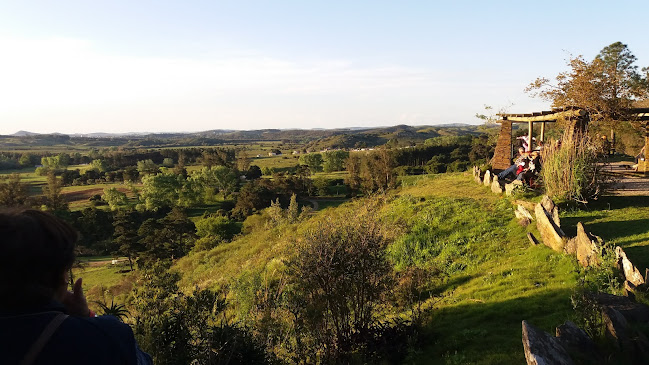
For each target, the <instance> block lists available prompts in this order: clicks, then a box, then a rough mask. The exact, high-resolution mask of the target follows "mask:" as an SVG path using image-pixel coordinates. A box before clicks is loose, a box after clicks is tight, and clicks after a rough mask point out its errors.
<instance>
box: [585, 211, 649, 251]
mask: <svg viewBox="0 0 649 365" xmlns="http://www.w3.org/2000/svg"><path fill="white" fill-rule="evenodd" d="M586 230H588V231H590V232H593V233H594V234H596V235H598V236H600V237H602V238H603V239H604V240H617V239H619V238H622V237H629V236H635V235H640V234H645V233H647V231H649V218H647V219H631V220H616V221H607V222H597V223H592V224H587V225H586ZM622 246H623V247H624V245H622Z"/></svg>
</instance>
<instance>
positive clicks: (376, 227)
mask: <svg viewBox="0 0 649 365" xmlns="http://www.w3.org/2000/svg"><path fill="white" fill-rule="evenodd" d="M319 223H320V224H319V225H318V226H317V228H314V229H311V230H309V231H307V232H306V233H305V234H304V236H303V237H301V239H299V240H298V241H297V242H295V254H294V255H293V257H292V258H291V260H290V261H289V263H288V267H289V273H290V277H291V278H292V287H293V288H294V290H295V292H293V293H292V294H291V295H290V296H289V297H291V298H293V300H294V302H293V303H292V304H291V306H293V308H295V315H296V326H298V327H297V328H296V332H297V333H299V334H300V335H299V336H300V337H302V338H303V339H304V340H305V341H306V340H307V339H312V341H313V342H314V344H313V346H314V347H315V348H316V349H317V352H318V353H317V354H316V356H317V357H319V358H320V359H319V360H320V361H322V362H325V363H326V362H330V361H332V360H335V359H338V360H340V359H341V358H342V357H344V356H345V355H346V354H349V353H350V352H352V351H354V350H355V349H358V348H359V347H362V341H363V340H362V339H363V338H367V337H366V336H367V334H368V331H369V329H370V327H371V326H372V325H373V324H374V323H375V321H376V312H375V310H376V308H377V306H379V305H380V304H381V303H383V301H384V300H385V297H384V296H385V294H386V293H387V292H388V290H389V289H390V288H391V287H392V285H393V281H392V268H391V265H390V264H389V262H388V260H387V259H386V254H385V248H386V246H387V244H388V238H387V237H386V235H385V233H384V231H383V229H382V227H381V225H380V223H379V222H378V218H377V217H376V215H375V213H374V210H373V209H372V208H369V209H368V208H367V207H365V208H362V209H361V212H360V213H358V214H357V215H356V216H354V217H347V216H345V217H336V218H332V217H330V216H327V217H325V218H324V219H322V221H321V222H319ZM306 334H308V336H306ZM359 341H360V343H359Z"/></svg>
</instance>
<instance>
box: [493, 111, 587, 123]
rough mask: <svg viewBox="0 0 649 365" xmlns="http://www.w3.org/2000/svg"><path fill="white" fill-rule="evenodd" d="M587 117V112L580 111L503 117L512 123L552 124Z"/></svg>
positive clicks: (505, 115) (504, 115)
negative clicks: (567, 119) (561, 120)
mask: <svg viewBox="0 0 649 365" xmlns="http://www.w3.org/2000/svg"><path fill="white" fill-rule="evenodd" d="M585 115H586V111H585V110H583V109H578V110H566V111H563V112H557V113H552V114H547V115H539V116H528V117H517V116H513V115H509V114H503V115H501V116H502V117H507V120H509V121H512V122H550V121H555V120H557V119H560V118H571V117H583V116H585Z"/></svg>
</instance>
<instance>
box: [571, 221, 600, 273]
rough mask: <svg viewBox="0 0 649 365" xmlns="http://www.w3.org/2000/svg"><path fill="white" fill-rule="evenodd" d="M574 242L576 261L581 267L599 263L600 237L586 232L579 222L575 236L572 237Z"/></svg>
mask: <svg viewBox="0 0 649 365" xmlns="http://www.w3.org/2000/svg"><path fill="white" fill-rule="evenodd" d="M573 240H574V241H575V243H576V254H577V261H579V263H580V264H581V266H583V267H589V266H598V265H599V264H600V261H601V260H600V245H599V242H600V241H601V239H600V238H599V237H596V236H593V235H591V234H589V233H588V232H586V229H585V228H584V225H583V224H581V222H579V223H577V237H575V238H574V239H573Z"/></svg>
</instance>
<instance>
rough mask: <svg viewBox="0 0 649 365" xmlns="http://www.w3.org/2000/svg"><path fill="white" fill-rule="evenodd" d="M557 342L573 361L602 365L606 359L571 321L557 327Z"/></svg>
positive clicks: (584, 333)
mask: <svg viewBox="0 0 649 365" xmlns="http://www.w3.org/2000/svg"><path fill="white" fill-rule="evenodd" d="M556 334H557V337H556V338H557V340H558V341H559V343H560V344H561V346H562V347H563V348H564V349H566V350H567V352H568V353H569V354H570V355H571V357H572V358H573V359H577V360H581V361H580V362H581V363H585V364H602V363H604V358H603V356H602V354H601V353H600V352H599V350H598V349H597V345H595V343H594V342H593V340H592V339H591V338H590V337H589V336H588V335H587V334H586V332H584V330H582V329H581V328H579V327H577V325H576V324H574V323H573V322H571V321H566V323H564V324H562V325H561V326H559V327H557V332H556Z"/></svg>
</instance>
